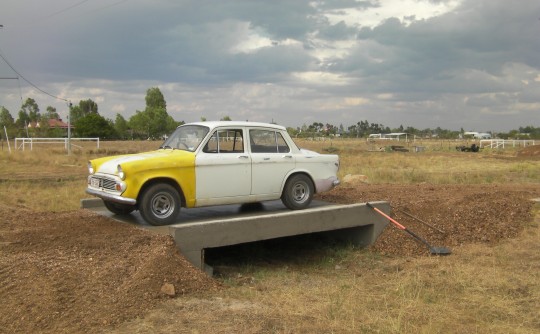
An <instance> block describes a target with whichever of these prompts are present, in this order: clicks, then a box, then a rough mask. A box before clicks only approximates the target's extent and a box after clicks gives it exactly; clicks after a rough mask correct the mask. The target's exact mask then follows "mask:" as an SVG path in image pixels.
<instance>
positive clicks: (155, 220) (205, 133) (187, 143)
mask: <svg viewBox="0 0 540 334" xmlns="http://www.w3.org/2000/svg"><path fill="white" fill-rule="evenodd" d="M88 169H89V173H90V175H89V176H88V187H87V190H86V192H87V193H88V194H90V195H94V196H97V197H99V198H101V199H102V200H103V202H104V203H105V206H106V207H107V209H108V210H109V211H111V212H113V213H115V214H129V213H131V212H132V211H133V210H139V212H140V214H141V216H142V217H143V218H144V220H145V221H147V222H148V223H149V224H152V225H168V224H172V223H175V222H177V219H178V215H179V213H180V208H181V207H185V208H194V207H203V206H210V205H222V204H244V203H257V202H261V201H268V200H276V199H281V200H282V202H283V204H284V205H285V206H286V207H287V208H289V209H292V210H298V209H304V208H306V207H307V206H308V205H309V204H310V203H311V200H312V198H313V195H314V194H315V193H318V192H323V191H327V190H330V189H332V188H333V187H335V186H336V185H338V184H339V180H338V177H337V172H338V169H339V158H338V156H337V155H330V154H319V153H316V152H312V151H308V150H304V149H299V148H298V147H297V146H296V144H295V143H294V142H293V140H292V139H291V138H290V136H289V134H288V133H287V131H286V129H285V128H284V127H283V126H279V125H275V124H266V123H254V122H232V121H222V122H199V123H190V124H185V125H182V126H179V127H178V128H177V129H176V130H175V131H174V133H173V134H172V135H171V136H170V137H169V138H167V139H166V140H165V142H164V143H163V145H161V146H160V147H159V149H158V150H156V151H152V152H146V153H139V154H129V155H121V156H113V157H105V158H98V159H94V160H91V161H89V163H88Z"/></svg>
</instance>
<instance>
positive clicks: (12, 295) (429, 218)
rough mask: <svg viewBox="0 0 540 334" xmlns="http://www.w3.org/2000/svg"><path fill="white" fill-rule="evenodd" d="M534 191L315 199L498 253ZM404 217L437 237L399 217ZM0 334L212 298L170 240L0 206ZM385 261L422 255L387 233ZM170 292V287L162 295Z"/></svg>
mask: <svg viewBox="0 0 540 334" xmlns="http://www.w3.org/2000/svg"><path fill="white" fill-rule="evenodd" d="M535 197H540V186H517V185H508V186H501V185H482V186H471V185H456V186H434V185H368V184H363V183H359V184H356V185H343V186H341V187H338V188H336V189H335V190H333V191H331V192H329V193H326V194H324V195H323V196H320V199H323V200H327V201H331V202H336V203H343V204H345V203H357V202H367V201H380V200H386V201H389V202H390V203H391V206H392V207H393V209H394V216H395V217H396V218H397V219H398V221H400V222H401V223H403V224H404V225H406V226H407V227H408V228H410V229H411V230H413V231H415V232H416V233H417V234H419V235H421V236H422V237H424V238H426V239H427V240H428V241H429V242H430V243H432V244H433V245H437V246H448V247H454V248H455V247H458V246H459V245H462V244H467V243H471V242H482V243H496V242H498V241H499V240H501V239H505V238H511V237H514V236H516V235H517V234H518V233H519V231H520V230H521V229H522V228H523V223H524V222H528V221H530V219H531V217H530V210H531V206H532V205H533V203H532V202H531V201H530V199H531V198H535ZM396 209H399V210H406V211H407V212H409V213H412V214H413V215H415V216H418V217H420V218H421V219H423V220H425V221H426V222H429V223H430V224H432V225H434V226H437V227H438V228H439V229H441V230H443V231H445V232H446V233H444V234H442V233H439V232H437V231H435V230H433V229H430V228H428V227H426V226H424V225H422V224H419V223H418V222H416V221H414V220H412V219H411V218H409V217H407V216H405V215H403V214H401V213H400V212H399V211H397V210H396ZM0 217H2V219H1V220H0V231H1V233H0V250H1V257H0V300H2V303H1V306H0V332H8V333H13V332H17V333H31V332H40V333H57V332H69V333H72V332H96V331H100V330H110V329H112V328H114V327H115V326H116V325H118V324H120V323H123V322H125V321H128V320H132V319H134V318H137V317H140V316H142V315H143V314H146V313H147V312H148V311H149V310H151V309H152V308H153V307H154V306H155V305H157V304H158V303H160V302H161V301H163V300H164V299H167V298H170V297H169V296H168V295H166V294H165V293H163V292H161V288H162V287H163V285H164V284H165V283H168V284H172V285H173V286H174V290H175V291H176V295H177V296H182V295H189V294H193V293H197V292H204V291H209V290H210V291H212V290H215V289H219V284H218V283H217V282H216V281H215V280H213V279H211V278H208V277H207V276H206V275H205V274H203V273H202V272H200V271H199V270H197V269H195V268H193V267H192V266H191V265H190V264H189V263H188V262H187V261H186V260H185V259H184V258H183V257H182V256H181V255H179V254H178V252H177V250H176V247H175V245H174V242H173V240H172V239H171V238H170V237H168V236H163V235H156V234H152V233H151V232H149V231H146V230H142V229H138V228H136V227H134V226H131V225H127V224H120V223H118V222H114V221H111V220H109V219H106V218H104V217H101V216H98V215H96V214H93V213H91V212H88V211H85V210H78V211H73V212H65V213H38V212H32V211H28V210H25V209H22V208H11V207H10V208H8V207H5V206H2V205H1V204H0ZM372 249H373V251H375V252H378V253H382V254H389V255H399V256H402V255H409V256H423V255H425V254H426V248H425V247H424V246H422V245H419V244H418V243H417V242H415V241H414V240H413V239H412V238H411V237H410V236H408V235H407V234H405V233H403V232H402V231H399V230H397V229H395V228H393V227H392V226H389V227H388V228H386V229H385V231H384V232H383V234H382V235H381V237H380V238H379V240H378V241H377V242H376V244H375V245H373V246H372ZM169 287H170V285H169Z"/></svg>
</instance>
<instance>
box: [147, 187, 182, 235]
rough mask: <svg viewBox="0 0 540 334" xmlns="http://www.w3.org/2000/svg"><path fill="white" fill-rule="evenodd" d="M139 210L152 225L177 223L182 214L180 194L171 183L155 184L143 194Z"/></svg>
mask: <svg viewBox="0 0 540 334" xmlns="http://www.w3.org/2000/svg"><path fill="white" fill-rule="evenodd" d="M139 211H140V213H141V216H142V217H143V218H144V220H145V221H146V222H148V223H149V224H151V225H155V226H161V225H169V224H172V223H175V222H176V219H177V218H178V215H179V214H180V195H179V194H178V191H177V190H176V189H175V188H174V187H173V186H171V185H169V184H165V183H158V184H154V185H152V186H150V187H149V188H148V189H146V190H145V191H144V193H143V194H142V196H141V202H140V204H139Z"/></svg>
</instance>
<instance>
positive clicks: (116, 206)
mask: <svg viewBox="0 0 540 334" xmlns="http://www.w3.org/2000/svg"><path fill="white" fill-rule="evenodd" d="M103 203H104V204H105V207H106V208H107V210H109V211H110V212H112V213H114V214H115V215H128V214H130V213H131V212H133V210H135V207H134V206H133V205H129V204H120V203H114V202H109V201H103Z"/></svg>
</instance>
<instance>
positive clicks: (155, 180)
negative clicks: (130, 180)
mask: <svg viewBox="0 0 540 334" xmlns="http://www.w3.org/2000/svg"><path fill="white" fill-rule="evenodd" d="M158 183H165V184H168V185H170V186H172V187H174V189H176V191H177V192H178V194H180V203H181V206H182V207H185V206H186V197H185V195H184V192H183V191H182V187H181V186H180V185H179V184H178V182H176V180H174V179H171V178H168V177H157V178H153V179H149V180H147V181H146V182H145V183H144V184H143V186H142V187H141V189H140V190H139V194H138V195H137V205H138V203H140V201H141V197H142V194H144V192H145V191H146V189H148V188H149V187H151V186H153V185H154V184H158Z"/></svg>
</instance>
